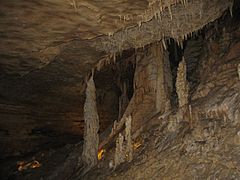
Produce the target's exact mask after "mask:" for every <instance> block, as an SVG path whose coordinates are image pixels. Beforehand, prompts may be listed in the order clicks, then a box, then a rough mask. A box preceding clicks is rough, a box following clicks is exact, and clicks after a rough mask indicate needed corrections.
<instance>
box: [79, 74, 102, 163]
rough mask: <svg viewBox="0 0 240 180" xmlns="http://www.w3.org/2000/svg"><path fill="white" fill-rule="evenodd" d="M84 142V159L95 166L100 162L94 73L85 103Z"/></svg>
mask: <svg viewBox="0 0 240 180" xmlns="http://www.w3.org/2000/svg"><path fill="white" fill-rule="evenodd" d="M84 121H85V127H84V144H83V153H82V160H83V161H84V163H86V165H87V166H88V168H91V167H93V166H95V165H96V164H97V162H98V158H97V154H98V144H99V136H98V130H99V117H98V113H97V103H96V89H95V84H94V81H93V75H92V76H91V78H90V79H89V80H88V82H87V88H86V100H85V104H84Z"/></svg>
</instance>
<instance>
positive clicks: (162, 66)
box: [152, 44, 173, 113]
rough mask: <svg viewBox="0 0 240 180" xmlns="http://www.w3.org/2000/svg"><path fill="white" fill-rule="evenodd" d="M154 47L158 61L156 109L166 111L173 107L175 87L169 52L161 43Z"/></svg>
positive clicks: (161, 111)
mask: <svg viewBox="0 0 240 180" xmlns="http://www.w3.org/2000/svg"><path fill="white" fill-rule="evenodd" d="M152 48H153V51H154V55H155V58H156V63H157V81H156V110H157V112H160V113H164V112H166V111H169V110H170V109H171V102H170V97H171V92H172V88H173V87H172V73H171V68H170V62H169V53H168V51H166V50H165V49H164V48H163V47H162V45H161V44H157V45H155V46H154V47H152Z"/></svg>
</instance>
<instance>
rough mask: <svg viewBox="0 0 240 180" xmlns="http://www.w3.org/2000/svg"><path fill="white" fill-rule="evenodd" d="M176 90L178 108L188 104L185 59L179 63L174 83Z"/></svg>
mask: <svg viewBox="0 0 240 180" xmlns="http://www.w3.org/2000/svg"><path fill="white" fill-rule="evenodd" d="M176 90H177V95H178V102H179V108H181V107H183V106H184V105H186V104H188V90H189V88H188V82H187V66H186V62H185V59H184V58H183V59H182V61H181V62H180V63H179V67H178V72H177V81H176Z"/></svg>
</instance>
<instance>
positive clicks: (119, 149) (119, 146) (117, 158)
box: [114, 133, 125, 168]
mask: <svg viewBox="0 0 240 180" xmlns="http://www.w3.org/2000/svg"><path fill="white" fill-rule="evenodd" d="M123 141H124V137H123V135H122V134H121V133H119V135H118V138H117V140H116V149H115V155H114V168H116V167H117V166H118V165H119V164H121V163H123V162H124V160H125V150H124V146H123Z"/></svg>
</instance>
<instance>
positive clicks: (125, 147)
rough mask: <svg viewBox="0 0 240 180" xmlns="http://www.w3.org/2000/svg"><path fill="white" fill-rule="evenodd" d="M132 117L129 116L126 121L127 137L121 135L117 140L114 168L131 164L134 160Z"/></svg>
mask: <svg viewBox="0 0 240 180" xmlns="http://www.w3.org/2000/svg"><path fill="white" fill-rule="evenodd" d="M131 124H132V117H131V116H129V117H127V118H126V121H125V135H124V136H123V135H122V134H121V133H119V135H118V138H117V140H116V148H115V155H114V168H116V167H117V166H118V165H120V164H121V163H123V162H125V161H128V162H131V161H132V158H133V147H132V136H131V126H132V125H131ZM124 140H125V141H124Z"/></svg>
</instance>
